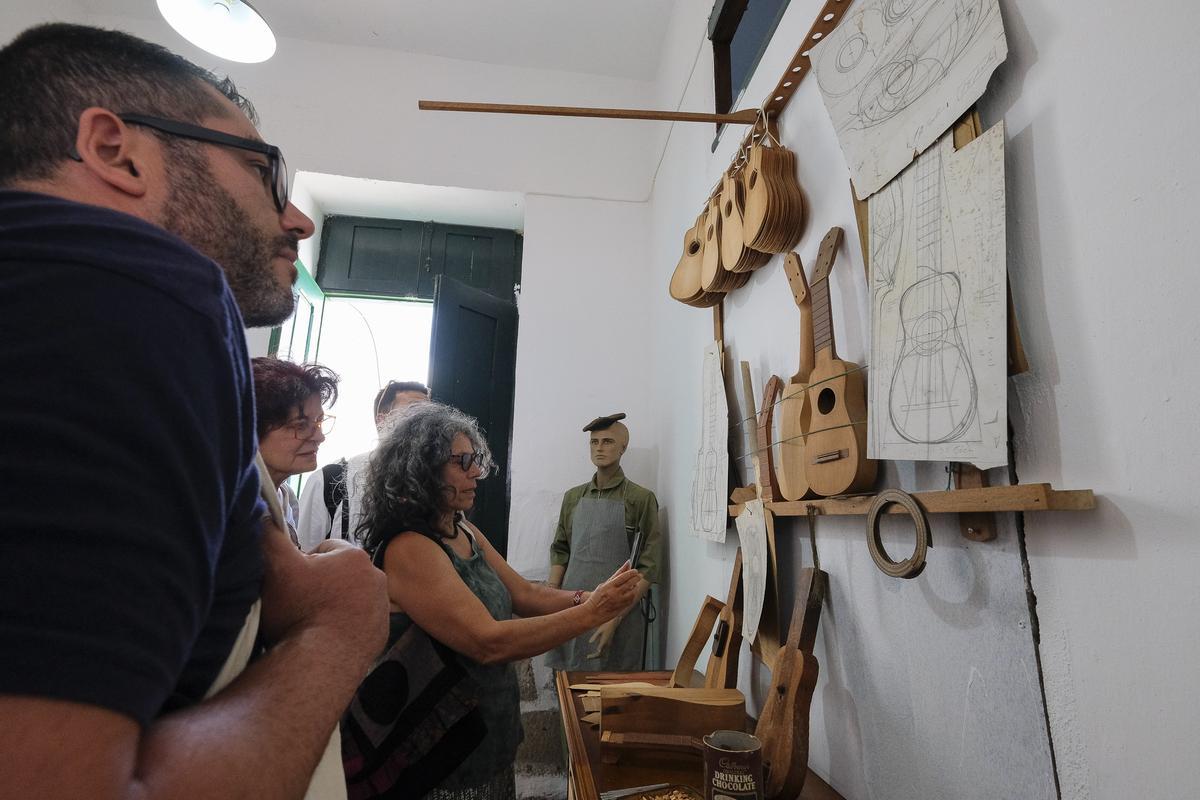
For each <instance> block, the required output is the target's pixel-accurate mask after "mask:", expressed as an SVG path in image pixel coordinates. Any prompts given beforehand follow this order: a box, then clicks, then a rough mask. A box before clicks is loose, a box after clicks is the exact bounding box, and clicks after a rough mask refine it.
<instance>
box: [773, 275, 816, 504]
mask: <svg viewBox="0 0 1200 800" xmlns="http://www.w3.org/2000/svg"><path fill="white" fill-rule="evenodd" d="M783 271H784V274H785V275H787V279H788V285H789V286H790V287H791V289H792V297H793V298H794V299H795V301H796V308H797V310H799V312H800V359H799V360H800V366H799V369H798V370H797V371H796V374H795V375H793V376H792V378H791V380H790V381H788V384H787V385H786V386H784V387H783V399H782V400H781V401H780V403H779V414H780V423H779V439H780V442H779V465H778V467H777V469H776V470H775V474H776V478H777V479H778V481H779V492H780V494H781V495H783V498H784V499H785V500H803V499H804V498H805V497H807V496H808V495H810V494H811V490H810V488H809V485H808V468H807V465H806V463H805V458H804V455H805V439H806V437H807V434H808V429H809V425H810V421H811V418H812V412H811V411H810V410H809V407H808V376H809V375H810V374H811V373H812V371H813V363H814V361H815V354H814V352H813V322H812V298H811V297H810V296H809V291H808V280H807V279H806V278H805V277H804V265H803V264H801V263H800V256H798V255H796V254H795V253H788V254H787V256H786V257H785V258H784V260H783Z"/></svg>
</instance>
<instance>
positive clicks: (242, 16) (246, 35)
mask: <svg viewBox="0 0 1200 800" xmlns="http://www.w3.org/2000/svg"><path fill="white" fill-rule="evenodd" d="M158 10H159V11H160V12H161V13H162V15H163V18H164V19H166V21H167V22H168V23H170V25H171V27H172V28H174V29H175V30H176V31H177V32H178V33H179V35H180V36H182V37H183V38H185V39H187V40H188V41H189V42H191V43H192V44H194V45H196V46H197V47H199V48H201V49H203V50H207V51H208V52H210V53H212V54H213V55H215V56H220V57H221V58H224V59H227V60H229V61H241V62H243V63H247V64H255V63H258V62H259V61H266V60H267V59H268V58H270V57H271V56H272V55H274V53H275V34H273V33H271V28H270V26H268V25H267V23H266V20H264V19H263V18H262V16H261V15H260V14H259V13H258V12H257V11H255V10H254V7H253V6H251V5H250V4H249V3H247V2H246V0H158Z"/></svg>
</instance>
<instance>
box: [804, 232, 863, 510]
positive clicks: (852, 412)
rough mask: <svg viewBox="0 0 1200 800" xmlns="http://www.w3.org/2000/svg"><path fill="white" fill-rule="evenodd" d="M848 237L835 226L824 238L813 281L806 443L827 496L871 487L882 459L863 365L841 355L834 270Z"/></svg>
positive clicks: (816, 484)
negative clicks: (870, 448)
mask: <svg viewBox="0 0 1200 800" xmlns="http://www.w3.org/2000/svg"><path fill="white" fill-rule="evenodd" d="M841 243H842V229H841V228H838V227H833V228H830V229H829V233H827V234H825V238H824V239H822V240H821V248H820V250H819V252H818V254H817V266H816V268H815V270H814V272H813V278H812V281H811V282H810V289H811V293H812V312H813V344H814V347H815V349H816V363H815V366H814V367H813V370H812V372H811V373H809V376H808V405H809V414H810V416H809V420H810V421H809V425H810V428H809V431H808V436H807V438H806V441H805V444H804V451H805V468H806V469H805V471H806V475H807V478H808V484H809V486H810V488H811V489H812V490H813V491H814V492H816V493H817V494H819V495H821V496H823V497H829V496H830V495H836V494H845V493H846V492H857V491H863V490H865V489H869V488H870V487H871V485H872V484H873V483H874V482H875V471H876V469H877V466H878V465H877V463H876V462H875V460H874V459H870V458H867V393H866V388H865V385H864V382H863V375H862V371H861V370H860V369H859V368H858V365H857V364H855V363H853V362H850V361H842V360H841V359H839V358H838V357H837V352H836V350H835V349H834V340H833V316H832V310H831V308H830V303H829V273H830V271H831V270H832V268H833V261H834V259H835V258H836V257H837V250H838V247H839V246H840V245H841Z"/></svg>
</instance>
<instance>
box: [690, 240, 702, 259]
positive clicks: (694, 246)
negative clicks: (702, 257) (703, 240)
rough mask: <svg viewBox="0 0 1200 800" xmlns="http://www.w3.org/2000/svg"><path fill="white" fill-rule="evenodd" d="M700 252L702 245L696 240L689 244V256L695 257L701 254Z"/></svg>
mask: <svg viewBox="0 0 1200 800" xmlns="http://www.w3.org/2000/svg"><path fill="white" fill-rule="evenodd" d="M699 252H700V243H699V242H697V241H695V240H693V241H690V242H688V255H689V256H694V255H696V253H699Z"/></svg>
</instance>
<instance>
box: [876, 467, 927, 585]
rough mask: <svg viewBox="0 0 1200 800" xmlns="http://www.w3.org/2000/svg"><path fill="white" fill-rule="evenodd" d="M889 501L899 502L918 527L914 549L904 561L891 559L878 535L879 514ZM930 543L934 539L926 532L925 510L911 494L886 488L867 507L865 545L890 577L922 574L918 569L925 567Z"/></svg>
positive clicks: (897, 503) (877, 563)
mask: <svg viewBox="0 0 1200 800" xmlns="http://www.w3.org/2000/svg"><path fill="white" fill-rule="evenodd" d="M892 503H895V504H896V505H898V506H901V507H902V508H903V509H904V510H905V511H907V512H908V513H909V516H911V517H912V520H913V525H914V526H915V527H916V529H917V546H916V549H915V550H913V554H912V555H911V556H909V557H908V558H906V559H905V560H903V561H893V560H892V559H891V557H890V556H888V554H887V551H886V550H884V549H883V541H882V540H881V539H880V536H879V515H880V514H882V513H883V510H884V509H885V508H886V507H887V506H889V505H890V504H892ZM932 546H933V540H932V538H931V537H930V535H929V520H928V519H926V517H925V510H924V509H923V508H921V506H920V504H918V503H917V501H916V499H915V498H914V497H913V496H912V495H911V494H909V493H908V492H902V491H900V490H899V489H888V490H886V491H883V492H880V493H879V494H878V495H877V496H876V497H875V500H874V501H873V502H872V503H871V508H870V510H869V511H867V548H868V549H869V550H870V551H871V560H872V561H874V562H875V566H877V567H879V569H880V571H881V572H883V574H885V575H891V576H892V577H893V578H915V577H917V576H918V575H920V574H921V570H923V569H925V555H926V553H927V552H928V550H929V548H930V547H932Z"/></svg>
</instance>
